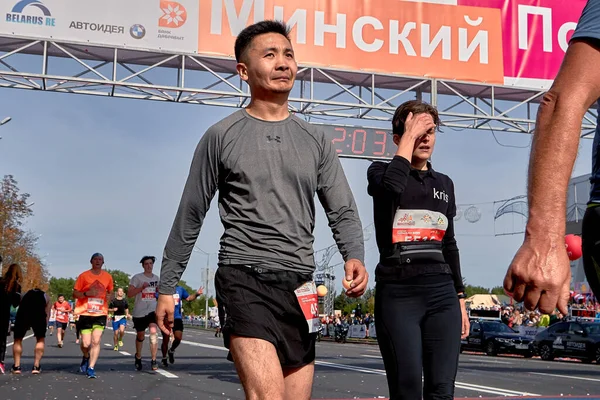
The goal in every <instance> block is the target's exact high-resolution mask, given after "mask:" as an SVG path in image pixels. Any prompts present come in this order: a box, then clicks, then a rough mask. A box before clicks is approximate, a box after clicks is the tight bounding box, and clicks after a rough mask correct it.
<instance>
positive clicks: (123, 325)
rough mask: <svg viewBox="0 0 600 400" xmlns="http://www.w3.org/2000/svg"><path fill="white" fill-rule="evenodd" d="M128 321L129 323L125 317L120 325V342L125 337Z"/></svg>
mask: <svg viewBox="0 0 600 400" xmlns="http://www.w3.org/2000/svg"><path fill="white" fill-rule="evenodd" d="M126 323H127V320H126V319H125V318H123V322H122V323H121V325H120V326H119V343H120V342H122V341H123V338H124V337H125V324H126ZM119 345H120V344H119Z"/></svg>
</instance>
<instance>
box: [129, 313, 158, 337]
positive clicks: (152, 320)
mask: <svg viewBox="0 0 600 400" xmlns="http://www.w3.org/2000/svg"><path fill="white" fill-rule="evenodd" d="M150 324H156V313H155V312H151V313H150V314H148V315H146V316H145V317H139V318H135V317H134V318H133V329H135V331H136V332H144V331H145V330H146V328H148V327H149V326H150Z"/></svg>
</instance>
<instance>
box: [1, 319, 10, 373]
mask: <svg viewBox="0 0 600 400" xmlns="http://www.w3.org/2000/svg"><path fill="white" fill-rule="evenodd" d="M9 329H10V315H6V316H5V315H2V316H0V363H1V364H4V358H5V357H6V340H7V338H8V330H9Z"/></svg>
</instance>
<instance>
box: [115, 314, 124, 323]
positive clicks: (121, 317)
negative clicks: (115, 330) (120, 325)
mask: <svg viewBox="0 0 600 400" xmlns="http://www.w3.org/2000/svg"><path fill="white" fill-rule="evenodd" d="M123 318H125V316H124V315H115V317H114V320H115V322H118V321H120V320H122V319H123Z"/></svg>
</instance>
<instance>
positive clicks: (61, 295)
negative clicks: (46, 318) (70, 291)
mask: <svg viewBox="0 0 600 400" xmlns="http://www.w3.org/2000/svg"><path fill="white" fill-rule="evenodd" d="M61 297H65V295H64V294H59V295H58V297H57V299H60V298H61Z"/></svg>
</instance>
